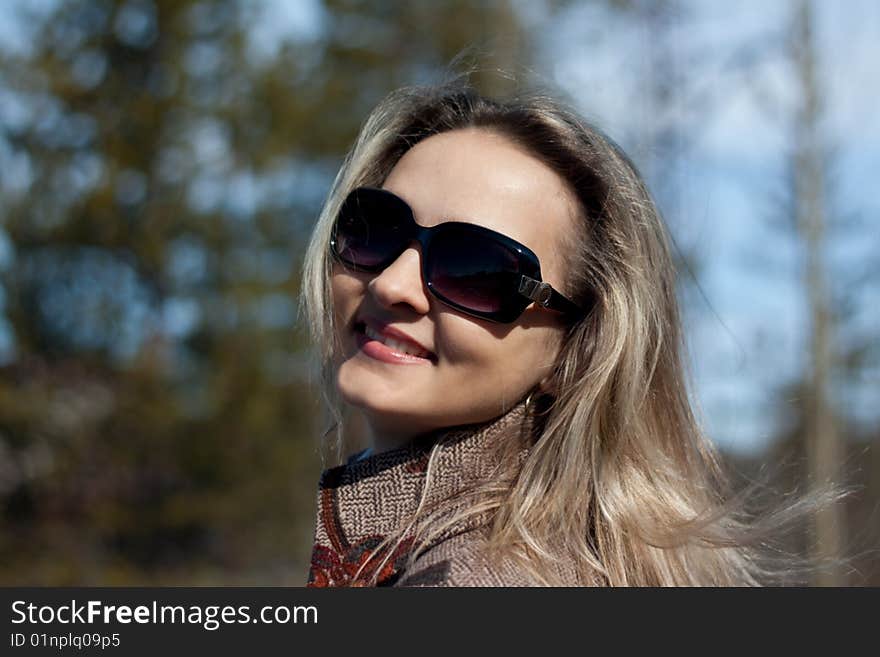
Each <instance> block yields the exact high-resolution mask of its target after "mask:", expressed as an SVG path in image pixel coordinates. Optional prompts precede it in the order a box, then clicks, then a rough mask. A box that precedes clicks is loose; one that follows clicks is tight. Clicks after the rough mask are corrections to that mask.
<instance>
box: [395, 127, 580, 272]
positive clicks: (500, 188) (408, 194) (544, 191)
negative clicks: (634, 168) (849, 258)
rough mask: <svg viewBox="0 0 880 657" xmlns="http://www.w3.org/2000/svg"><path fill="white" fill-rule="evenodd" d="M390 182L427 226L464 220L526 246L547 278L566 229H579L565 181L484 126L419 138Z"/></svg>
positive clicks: (397, 167)
mask: <svg viewBox="0 0 880 657" xmlns="http://www.w3.org/2000/svg"><path fill="white" fill-rule="evenodd" d="M383 188H384V189H387V190H389V191H391V192H394V193H395V194H397V195H398V196H400V197H401V198H402V199H403V200H405V201H406V202H407V203H408V204H409V205H410V207H411V208H412V210H413V213H414V214H415V217H416V221H418V223H419V224H421V225H423V226H434V225H436V224H439V223H443V222H445V221H464V222H467V223H473V224H478V225H480V226H485V227H486V228H491V229H492V230H496V231H498V232H500V233H504V234H505V235H508V236H509V237H512V238H513V239H515V240H517V241H518V242H521V243H522V244H525V245H526V246H527V247H529V248H530V249H532V251H534V252H535V254H536V255H537V256H538V258H539V259H540V260H541V269H542V273H544V275H545V276H544V278H545V279H546V280H550V278H549V274H550V272H551V271H553V270H555V268H556V265H555V261H556V253H557V251H558V249H559V245H561V244H562V242H561V238H562V236H563V235H562V234H563V232H565V231H568V230H570V228H571V222H572V214H573V207H574V204H573V195H572V194H571V192H570V190H569V188H568V187H567V185H566V184H565V181H563V180H562V178H560V177H559V176H558V175H557V174H556V173H555V172H554V171H553V170H552V169H550V168H549V167H548V166H547V165H545V164H544V163H543V162H542V161H541V160H539V159H537V158H536V157H534V156H533V155H531V154H530V153H528V152H527V151H526V150H524V149H523V148H521V147H520V146H518V145H516V144H514V143H513V142H511V141H510V140H509V139H507V138H506V137H503V136H501V135H498V134H496V133H493V132H489V131H487V130H484V129H478V128H467V129H462V130H455V131H452V132H445V133H441V134H439V135H434V136H431V137H429V138H427V139H425V140H423V141H421V142H419V143H418V144H416V145H415V146H414V147H413V148H411V149H410V150H409V151H407V152H406V153H405V154H404V156H403V157H402V158H401V159H400V161H399V162H398V163H397V165H396V166H395V167H394V169H392V171H391V173H390V174H389V175H388V177H387V178H386V180H385V183H384V184H383ZM557 273H558V272H557ZM557 280H558V279H557Z"/></svg>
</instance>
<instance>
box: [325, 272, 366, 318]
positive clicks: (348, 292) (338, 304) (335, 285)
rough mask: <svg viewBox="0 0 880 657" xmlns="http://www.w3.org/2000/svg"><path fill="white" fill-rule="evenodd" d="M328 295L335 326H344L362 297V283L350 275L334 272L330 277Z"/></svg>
mask: <svg viewBox="0 0 880 657" xmlns="http://www.w3.org/2000/svg"><path fill="white" fill-rule="evenodd" d="M330 293H331V296H332V298H331V303H332V306H333V314H334V319H335V320H336V324H337V325H344V324H346V323H347V321H348V320H349V319H350V318H351V317H352V314H353V313H354V309H355V308H356V307H357V304H358V303H359V302H360V301H359V300H360V298H361V297H362V296H363V293H364V283H363V281H361V280H359V279H358V278H356V277H354V276H352V275H351V274H347V273H344V272H341V273H340V272H334V273H333V274H332V275H331V276H330Z"/></svg>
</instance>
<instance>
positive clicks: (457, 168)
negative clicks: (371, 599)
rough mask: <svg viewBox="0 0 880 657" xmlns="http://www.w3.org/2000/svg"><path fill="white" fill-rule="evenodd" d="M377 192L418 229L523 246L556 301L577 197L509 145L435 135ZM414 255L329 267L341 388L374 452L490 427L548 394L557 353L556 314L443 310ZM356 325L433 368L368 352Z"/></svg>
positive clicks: (471, 135) (413, 248) (559, 329)
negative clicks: (377, 268)
mask: <svg viewBox="0 0 880 657" xmlns="http://www.w3.org/2000/svg"><path fill="white" fill-rule="evenodd" d="M382 187H383V188H384V189H387V190H389V191H391V192H393V193H395V194H397V195H398V196H399V197H400V198H402V199H403V200H404V201H406V202H407V203H408V204H409V206H410V207H411V208H412V210H413V213H414V215H415V219H416V222H417V223H419V224H421V225H423V226H435V225H437V224H440V223H443V222H445V221H463V222H468V223H473V224H478V225H480V226H485V227H487V228H491V229H492V230H495V231H498V232H501V233H504V234H505V235H507V236H509V237H511V238H513V239H515V240H517V241H518V242H520V243H522V244H524V245H525V246H527V247H529V248H530V249H531V250H532V251H534V252H535V254H536V255H537V256H538V258H539V260H540V263H541V277H542V279H543V280H545V281H547V282H548V283H550V284H551V285H552V286H553V287H554V288H555V289H557V290H560V291H563V287H562V282H563V280H564V274H565V272H564V271H562V266H563V263H562V258H561V256H560V249H561V246H560V245H561V244H563V243H564V235H566V234H567V233H569V232H570V231H571V230H572V229H573V226H574V219H573V217H575V216H576V212H575V210H574V208H575V207H576V204H575V201H574V196H573V194H572V193H571V192H570V190H569V189H568V187H567V186H566V184H565V182H564V181H563V180H562V179H561V178H560V177H559V176H558V175H557V174H556V173H555V172H554V171H552V170H551V169H550V168H549V167H547V166H546V165H545V164H543V163H542V162H541V161H540V160H538V159H536V158H535V157H534V156H532V155H530V154H529V153H527V152H526V151H525V150H523V149H522V148H520V147H518V146H517V145H515V144H514V143H513V142H511V141H510V140H508V139H507V138H505V137H502V136H500V135H497V134H495V133H492V132H489V131H487V130H483V129H478V128H467V129H462V130H455V131H452V132H446V133H442V134H439V135H434V136H432V137H429V138H428V139H425V140H423V141H421V142H419V143H418V144H416V146H414V147H413V148H412V149H410V150H409V151H407V153H406V154H405V155H404V156H403V157H402V158H401V159H400V160H399V162H398V163H397V165H396V166H395V167H394V169H393V170H392V171H391V173H390V174H389V175H388V177H387V178H386V180H385V182H384V184H383V185H382ZM420 249H421V247H420V246H419V244H418V243H417V242H413V243H412V244H411V245H410V247H409V248H407V249H406V250H405V251H403V253H401V254H400V256H399V257H398V258H397V260H396V261H394V262H393V263H392V264H391V265H389V266H388V267H387V268H386V269H384V270H383V271H381V272H379V273H365V272H354V271H350V270H347V269H346V268H345V267H343V266H342V265H340V264H339V263H334V269H333V274H332V280H331V288H332V295H333V311H334V319H335V325H336V330H337V337H338V339H339V344H341V345H342V350H341V353H340V354H339V356H338V359H337V361H336V362H335V363H334V365H335V367H336V385H337V388H338V390H339V393H340V395H341V396H342V398H343V399H344V400H345V402H346V403H348V404H351V405H353V406H355V407H356V408H357V409H359V410H360V411H361V412H362V413H363V414H364V419H365V421H366V425H367V427H368V429H369V431H370V434H371V437H372V440H373V444H374V448H375V449H376V450H379V451H381V450H384V449H389V448H392V447H395V446H398V445H401V444H403V443H404V442H406V441H407V440H411V439H412V438H413V437H415V436H416V435H418V434H420V433H423V432H426V431H432V430H435V429H439V428H443V427H450V426H455V425H460V424H471V423H475V422H484V421H488V420H491V419H493V418H495V417H497V416H498V415H500V414H501V413H503V412H504V411H505V410H507V409H508V408H510V406H512V405H513V404H514V403H516V402H517V401H519V400H520V399H522V398H523V397H524V396H525V395H526V394H528V392H529V390H530V389H532V388H533V387H534V386H535V385H536V384H539V383H542V384H543V379H545V378H546V377H548V376H549V374H550V373H551V371H552V368H553V365H554V362H555V359H556V356H557V354H558V352H559V348H560V346H561V340H562V335H563V331H564V327H563V325H562V322H561V319H560V316H559V315H558V314H557V313H554V312H550V311H547V310H545V309H543V308H541V307H540V306H537V305H535V304H531V305H530V306H529V307H528V308H527V309H526V310H525V312H524V313H523V314H522V315H521V316H520V317H519V319H518V320H517V321H516V322H515V323H512V324H498V323H494V322H490V321H486V320H482V319H478V318H475V317H471V316H469V315H465V314H463V313H461V312H459V311H457V310H455V309H453V308H450V307H449V306H446V305H444V304H443V303H442V302H441V301H440V300H439V299H436V298H435V297H433V296H432V295H431V293H430V292H429V291H428V289H427V288H426V286H425V284H424V282H423V281H422V277H421V253H420ZM363 321H366V322H367V323H368V324H369V323H372V324H373V326H374V327H378V328H381V327H382V326H387V327H389V328H390V330H391V331H392V332H393V330H397V331H399V332H402V334H405V335H406V336H408V337H409V338H411V339H412V340H414V341H415V342H417V343H419V344H420V345H422V346H423V347H424V348H425V349H427V350H428V351H430V352H431V356H430V358H409V359H407V360H405V361H401V360H400V359H399V358H397V359H395V358H394V357H393V355H391V357H389V354H388V353H387V350H385V349H383V348H380V347H379V346H378V345H376V344H375V343H374V344H366V345H365V344H364V341H365V339H364V338H363V337H362V335H361V334H360V333H359V331H357V330H356V326H358V325H359V324H360V323H361V322H363ZM398 336H399V337H400V334H398ZM392 346H393V345H392Z"/></svg>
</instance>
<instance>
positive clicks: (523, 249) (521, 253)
mask: <svg viewBox="0 0 880 657" xmlns="http://www.w3.org/2000/svg"><path fill="white" fill-rule="evenodd" d="M362 195H363V196H372V197H374V199H381V201H382V202H383V203H388V204H393V205H395V206H397V208H398V209H400V210H403V213H402V216H405V217H406V218H407V219H408V222H407V225H406V230H407V232H408V235H407V236H406V241H405V242H403V241H402V244H404V246H403V248H402V249H400V251H398V252H397V253H395V254H393V256H389V258H388V259H387V262H385V261H383V262H382V263H379V264H377V265H372V266H364V265H359V264H356V263H354V262H351V261H350V260H346V259H345V258H343V257H342V256H341V255H340V254H339V252H338V249H337V237H336V235H337V226H338V224H339V219H340V217H341V216H342V214H343V212H344V210H345V209H346V208H347V207H348V206H349V204H351V203H359V202H360V197H361V196H362ZM450 231H454V232H456V233H457V234H461V233H462V232H464V233H470V234H471V235H474V236H475V237H480V238H482V239H489V240H491V241H493V242H496V243H498V244H500V245H501V246H502V247H504V248H505V249H506V250H508V251H509V252H510V253H511V254H512V255H514V256H515V257H516V260H517V269H518V271H516V272H511V274H513V275H517V274H518V275H519V279H514V281H513V283H512V286H511V293H512V294H518V295H519V298H520V299H521V303H516V304H511V303H505V304H504V305H505V306H506V307H505V308H503V309H501V310H496V311H481V310H473V309H471V308H467V307H465V306H462V305H461V304H460V303H457V302H455V301H452V300H451V299H449V298H448V297H446V296H445V295H443V293H442V292H440V291H438V290H437V289H436V288H435V287H434V285H433V283H432V282H431V281H430V280H428V262H429V261H430V260H431V258H430V249H431V242H432V240H433V239H434V238H435V237H436V236H438V235H441V234H444V233H448V232H450ZM413 241H416V242H418V243H419V245H420V246H421V250H422V258H421V261H422V265H421V275H422V281H423V282H424V284H425V285H426V286H427V288H428V289H429V290H430V291H431V294H433V295H434V297H436V298H437V299H438V300H440V301H441V302H443V303H444V304H446V305H448V306H450V307H452V308H454V309H455V310H458V311H460V312H462V313H465V314H467V315H470V316H472V317H477V318H479V319H485V320H489V321H491V322H497V323H500V324H509V323H512V322H514V321H516V320H517V319H518V318H519V316H520V315H522V313H523V312H525V310H526V308H528V307H529V305H531V303H532V302H534V303H536V304H537V305H538V306H540V307H542V308H546V309H547V310H552V311H555V312H559V313H562V314H564V315H568V316H571V317H576V318H581V317H583V316H584V315H585V311H584V310H583V309H582V308H580V307H579V306H578V305H577V304H575V303H574V302H572V301H571V300H569V299H567V298H566V297H564V296H563V295H562V294H560V293H559V292H558V291H557V290H555V289H554V288H553V287H552V286H551V285H550V284H549V283H546V282H544V281H542V280H541V264H540V262H539V260H538V256H537V255H535V253H534V251H532V250H531V249H529V248H528V247H527V246H525V245H524V244H520V243H519V242H517V241H516V240H514V239H512V238H510V237H508V236H507V235H504V234H503V233H499V232H497V231H494V230H491V229H490V228H485V227H484V226H478V225H477V224H471V223H466V222H461V221H446V222H443V223H440V224H437V225H436V226H430V227H426V226H421V225H419V224H418V223H417V222H416V220H415V215H414V213H413V211H412V208H410V206H409V204H408V203H407V202H406V201H404V200H403V199H402V198H400V197H399V196H397V195H396V194H394V193H393V192H390V191H388V190H387V189H381V188H378V187H356V188H355V189H353V190H352V191H351V192H349V194H348V195H347V196H346V198H345V200H344V201H343V203H342V206H341V207H340V210H339V214H338V215H337V217H336V220H335V221H334V223H333V228H332V233H331V237H330V253H331V255H332V256H333V257H334V259H336V260H337V261H338V262H340V263H341V264H342V265H343V266H345V267H346V268H349V269H352V270H354V271H363V272H371V273H377V272H380V271H382V270H383V269H385V268H386V267H387V266H388V265H390V264H391V263H392V262H394V261H395V260H396V259H397V258H399V257H400V254H401V253H403V251H404V250H405V249H406V248H407V247H408V246H409V245H410V244H412V242H413ZM505 301H511V302H512V301H513V298H510V299H509V300H505Z"/></svg>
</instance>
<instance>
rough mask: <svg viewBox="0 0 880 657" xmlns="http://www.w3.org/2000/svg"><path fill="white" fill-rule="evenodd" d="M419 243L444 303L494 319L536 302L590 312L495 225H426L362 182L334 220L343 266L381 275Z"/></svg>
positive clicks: (431, 285)
mask: <svg viewBox="0 0 880 657" xmlns="http://www.w3.org/2000/svg"><path fill="white" fill-rule="evenodd" d="M413 240H416V241H418V243H419V244H420V245H421V247H422V278H423V280H424V281H425V285H427V287H428V289H429V290H430V291H431V293H432V294H433V295H434V296H435V297H436V298H437V299H439V300H440V301H442V302H443V303H445V304H447V305H449V306H451V307H452V308H455V309H456V310H459V311H461V312H463V313H466V314H468V315H472V316H474V317H479V318H480V319H487V320H490V321H493V322H500V323H509V322H513V321H515V320H516V319H517V318H518V317H519V316H520V315H521V314H522V313H523V311H524V310H525V309H526V308H527V307H528V306H529V304H531V303H532V302H533V301H534V302H535V303H537V304H538V305H540V306H542V307H544V308H547V309H549V310H555V311H557V312H561V313H564V314H566V315H569V316H573V317H583V315H584V314H585V311H584V310H583V309H581V308H579V307H578V306H577V305H575V304H574V303H573V302H572V301H570V300H569V299H566V298H565V297H564V296H562V295H561V294H560V293H559V292H557V291H556V290H554V289H553V288H552V287H551V286H550V285H549V284H548V283H545V282H543V281H541V266H540V263H539V262H538V256H536V255H535V254H534V252H533V251H531V250H530V249H529V248H528V247H526V246H524V245H522V244H520V243H519V242H517V241H516V240H513V239H511V238H509V237H507V236H506V235H502V234H501V233H498V232H496V231H494V230H490V229H488V228H484V227H482V226H477V225H475V224H469V223H464V222H459V221H447V222H444V223H441V224H437V225H436V226H433V227H430V228H426V227H424V226H420V225H418V224H417V223H416V221H415V217H414V216H413V211H412V209H411V208H410V207H409V205H408V204H407V203H406V201H404V200H403V199H402V198H400V197H399V196H396V195H395V194H393V193H391V192H389V191H388V190H384V189H378V188H375V187H358V188H356V189H354V190H352V191H351V192H350V193H349V195H348V196H347V197H346V199H345V201H344V202H343V204H342V208H341V209H340V211H339V215H338V216H337V218H336V222H335V224H334V225H333V233H332V236H331V239H330V249H331V252H332V254H333V256H334V257H335V258H336V259H337V260H339V261H340V262H341V263H342V264H343V265H345V266H347V267H349V268H350V269H353V270H356V271H365V272H378V271H381V270H383V269H384V268H385V267H387V266H388V265H390V264H391V263H392V262H394V261H395V260H396V259H397V258H398V256H400V254H401V253H403V251H404V250H405V249H406V248H407V247H408V246H409V245H410V243H411V242H412V241H413Z"/></svg>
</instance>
